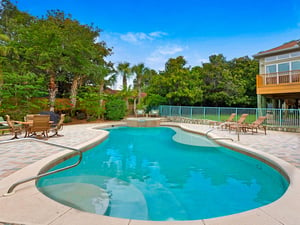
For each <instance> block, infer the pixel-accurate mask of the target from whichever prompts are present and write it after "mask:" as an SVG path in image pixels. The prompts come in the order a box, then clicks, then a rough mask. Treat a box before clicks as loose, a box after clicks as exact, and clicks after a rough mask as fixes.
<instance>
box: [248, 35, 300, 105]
mask: <svg viewBox="0 0 300 225" xmlns="http://www.w3.org/2000/svg"><path fill="white" fill-rule="evenodd" d="M253 57H254V58H256V59H258V60H259V75H257V77H256V93H257V107H258V108H270V107H271V108H300V40H296V41H290V42H288V43H285V44H283V45H280V46H278V47H276V48H272V49H269V50H266V51H262V52H259V53H257V54H256V55H254V56H253Z"/></svg>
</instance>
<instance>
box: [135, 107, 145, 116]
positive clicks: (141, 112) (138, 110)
mask: <svg viewBox="0 0 300 225" xmlns="http://www.w3.org/2000/svg"><path fill="white" fill-rule="evenodd" d="M135 116H136V117H139V116H145V110H143V109H137V110H136V111H135Z"/></svg>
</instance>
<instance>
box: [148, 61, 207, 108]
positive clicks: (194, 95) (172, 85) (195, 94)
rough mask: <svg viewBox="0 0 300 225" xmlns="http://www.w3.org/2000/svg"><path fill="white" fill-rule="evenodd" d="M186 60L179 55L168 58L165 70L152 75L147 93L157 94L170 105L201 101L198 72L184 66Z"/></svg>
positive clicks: (201, 93) (193, 103)
mask: <svg viewBox="0 0 300 225" xmlns="http://www.w3.org/2000/svg"><path fill="white" fill-rule="evenodd" d="M185 65H186V60H185V59H184V58H183V57H182V56H179V57H177V58H175V59H169V61H168V62H167V63H166V65H165V71H162V72H160V73H159V75H157V76H153V78H152V79H151V81H150V85H149V87H148V89H147V90H148V92H149V94H159V95H160V96H162V97H164V98H166V99H167V101H168V104H170V105H195V104H197V103H201V101H202V98H203V91H202V89H201V82H202V81H201V79H199V74H196V73H191V71H190V69H189V68H187V67H185Z"/></svg>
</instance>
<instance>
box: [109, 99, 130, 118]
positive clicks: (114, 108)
mask: <svg viewBox="0 0 300 225" xmlns="http://www.w3.org/2000/svg"><path fill="white" fill-rule="evenodd" d="M105 108H106V113H105V118H106V119H108V120H121V119H123V118H124V117H125V115H126V103H125V101H124V100H122V99H119V98H116V97H113V96H112V97H111V98H110V99H108V101H107V102H106V104H105Z"/></svg>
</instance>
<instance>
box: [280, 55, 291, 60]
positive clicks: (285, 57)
mask: <svg viewBox="0 0 300 225" xmlns="http://www.w3.org/2000/svg"><path fill="white" fill-rule="evenodd" d="M289 57H290V54H284V55H279V56H278V59H287V58H289Z"/></svg>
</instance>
